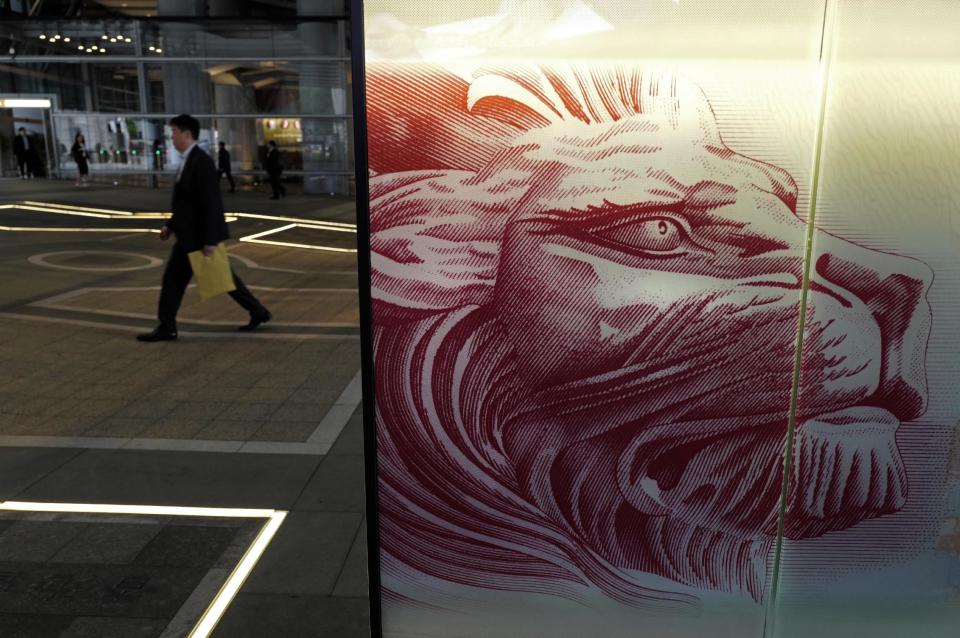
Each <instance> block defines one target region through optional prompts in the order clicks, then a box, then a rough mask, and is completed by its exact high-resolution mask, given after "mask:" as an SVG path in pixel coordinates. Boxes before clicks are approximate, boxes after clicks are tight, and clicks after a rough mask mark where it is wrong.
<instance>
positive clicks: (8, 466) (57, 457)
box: [0, 447, 80, 500]
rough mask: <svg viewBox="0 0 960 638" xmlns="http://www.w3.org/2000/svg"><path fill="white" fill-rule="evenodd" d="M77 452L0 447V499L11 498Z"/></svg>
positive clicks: (78, 452) (77, 452) (55, 449)
mask: <svg viewBox="0 0 960 638" xmlns="http://www.w3.org/2000/svg"><path fill="white" fill-rule="evenodd" d="M78 454H80V450H71V449H60V448H14V447H7V448H0V500H13V499H14V497H15V496H16V494H17V493H18V492H20V491H22V490H24V489H26V488H27V487H29V486H30V485H32V484H33V483H35V482H36V481H38V480H39V479H41V478H43V477H44V476H46V475H47V474H48V473H50V472H52V471H54V470H56V469H57V468H59V467H60V466H62V465H63V464H64V463H66V462H67V461H69V460H70V459H72V458H73V457H75V456H77V455H78Z"/></svg>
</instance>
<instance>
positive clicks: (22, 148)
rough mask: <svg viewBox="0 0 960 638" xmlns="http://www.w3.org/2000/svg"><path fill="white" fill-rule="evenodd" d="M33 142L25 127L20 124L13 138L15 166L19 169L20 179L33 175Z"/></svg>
mask: <svg viewBox="0 0 960 638" xmlns="http://www.w3.org/2000/svg"><path fill="white" fill-rule="evenodd" d="M33 152H34V149H33V143H32V142H31V141H30V137H29V136H28V135H27V129H25V128H23V127H22V126H21V127H20V129H19V130H18V131H17V137H16V139H14V140H13V154H14V155H16V157H17V166H18V167H19V169H20V179H27V178H28V177H33V161H32V159H33Z"/></svg>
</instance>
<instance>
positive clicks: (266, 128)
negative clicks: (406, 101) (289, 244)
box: [0, 0, 353, 194]
mask: <svg viewBox="0 0 960 638" xmlns="http://www.w3.org/2000/svg"><path fill="white" fill-rule="evenodd" d="M41 4H42V5H44V6H43V7H41V13H43V11H46V12H47V13H48V14H49V15H48V17H40V18H33V17H31V18H27V17H26V13H28V12H27V11H23V12H19V13H18V12H17V8H18V7H17V3H13V12H12V14H10V15H9V16H8V19H4V20H2V21H0V41H3V42H9V43H10V44H9V48H8V50H6V51H3V52H2V53H5V54H6V55H5V56H0V57H4V58H5V60H4V61H3V62H2V63H0V64H3V65H4V73H2V74H0V96H4V97H17V98H29V97H47V98H49V99H51V108H50V109H49V110H44V109H25V108H13V109H6V110H5V111H4V112H0V136H2V137H3V138H4V139H3V140H0V153H3V155H2V156H0V168H2V170H3V173H4V174H13V172H15V170H16V167H15V166H14V162H13V160H12V159H11V158H10V157H8V156H9V155H10V153H9V152H3V151H4V149H7V148H9V146H10V144H11V141H10V140H11V139H12V136H13V134H14V131H15V129H16V128H19V127H20V126H25V127H27V128H28V130H29V131H30V133H31V135H34V136H36V139H37V140H38V142H39V141H42V142H43V144H42V145H43V146H44V147H46V149H47V154H48V157H44V158H43V163H44V165H45V168H46V170H47V171H49V172H50V173H51V174H53V175H54V176H59V177H65V178H70V177H72V176H73V175H74V174H75V172H76V163H75V162H74V160H73V158H72V157H71V155H70V153H69V149H70V147H71V145H72V144H73V140H74V138H75V136H76V134H77V133H83V135H84V137H85V139H86V143H87V148H88V151H90V153H91V155H92V156H93V160H92V162H91V177H92V178H93V179H98V178H106V179H122V180H125V181H130V182H134V183H143V182H147V183H153V184H157V185H160V184H162V183H163V182H165V181H167V180H169V178H170V175H172V174H173V171H174V170H175V167H176V163H177V157H176V155H175V152H174V150H173V147H172V144H171V142H170V131H169V127H168V126H167V125H166V122H167V121H168V120H169V119H170V118H171V117H172V116H174V115H177V114H179V113H190V114H192V115H194V116H195V117H197V118H198V119H199V120H200V122H201V126H202V130H201V135H200V144H201V146H203V147H206V148H208V149H216V148H217V145H218V143H220V142H223V143H224V144H225V146H226V148H227V149H228V150H229V151H230V153H231V160H232V169H233V173H234V175H235V176H236V177H238V178H239V179H240V183H241V184H255V183H257V182H258V181H259V180H261V179H262V178H263V171H262V163H263V159H264V157H265V153H266V147H267V144H268V143H269V142H270V141H275V142H276V143H277V145H278V147H279V148H280V152H281V156H282V162H283V165H284V178H285V180H286V181H288V182H289V183H290V184H293V185H300V186H301V187H302V189H303V191H304V192H305V193H316V194H350V193H351V192H352V189H353V178H352V176H353V152H352V135H351V117H352V115H351V114H352V104H351V92H350V86H349V82H350V73H349V42H348V33H349V27H348V24H349V22H348V18H347V3H345V2H342V1H320V2H309V1H305V0H301V1H300V2H286V3H260V2H214V1H210V2H176V1H163V0H160V1H158V2H155V3H130V4H132V5H136V7H137V8H136V9H126V8H125V7H126V5H127V4H128V3H113V2H101V3H74V4H83V5H84V8H85V11H80V12H77V13H79V14H80V15H71V12H70V10H69V7H67V6H66V5H65V4H63V3H41ZM67 4H70V3H67ZM121 5H123V6H121ZM271 5H272V6H273V9H274V10H273V11H271V10H270V6H271ZM57 6H59V9H56V7H57ZM7 11H8V12H10V8H9V7H8V8H7ZM54 18H56V19H54ZM6 120H9V122H7V121H6ZM39 145H40V144H38V146H39Z"/></svg>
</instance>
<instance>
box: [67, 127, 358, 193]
mask: <svg viewBox="0 0 960 638" xmlns="http://www.w3.org/2000/svg"><path fill="white" fill-rule="evenodd" d="M54 122H55V128H56V136H57V140H58V151H59V152H58V158H59V168H60V170H61V171H62V172H63V173H64V174H65V175H68V176H69V175H72V174H73V172H74V171H76V170H77V169H76V162H75V161H74V158H73V156H72V155H71V153H70V152H69V149H70V148H71V147H72V145H73V142H74V140H75V139H76V135H77V133H81V134H82V135H83V136H84V138H85V142H86V149H87V153H88V155H89V156H90V161H89V168H90V174H91V176H92V177H93V178H94V179H97V178H99V177H103V178H107V179H112V177H115V176H119V175H141V176H144V177H146V176H151V175H152V176H154V177H155V178H159V180H160V181H159V182H156V179H155V180H154V181H155V182H156V183H158V184H159V183H163V182H164V181H165V180H167V179H168V178H169V177H170V176H171V175H173V174H175V173H176V170H177V166H178V165H179V156H178V155H177V153H176V151H175V150H174V148H173V143H172V141H171V138H170V127H169V125H168V124H167V120H166V119H156V118H150V117H149V116H147V117H143V118H139V117H114V116H110V115H107V114H89V113H60V114H57V115H56V116H55V117H54ZM200 126H201V128H200V139H199V144H200V147H201V148H203V149H204V150H206V151H207V152H209V153H211V155H214V156H215V157H216V153H217V151H218V149H219V143H220V142H223V143H224V147H225V149H226V150H227V152H228V153H230V160H231V162H230V163H231V170H232V173H233V176H234V177H236V178H237V179H238V180H239V183H240V184H241V186H244V185H245V186H249V187H255V186H257V185H258V184H260V183H261V182H262V181H263V180H264V179H265V175H264V173H263V164H264V160H265V158H266V152H267V144H268V143H269V142H270V141H271V140H272V141H275V142H277V146H278V148H279V150H280V155H281V160H282V163H283V166H284V175H285V178H286V179H287V180H288V181H289V182H290V183H291V184H292V185H294V186H298V185H301V186H302V188H303V189H304V190H305V191H306V192H310V193H320V194H332V193H337V194H348V193H349V192H351V189H352V179H351V178H352V171H353V168H352V164H351V162H350V157H349V154H348V146H349V138H348V136H347V120H346V119H340V120H310V119H304V118H282V117H277V118H256V117H249V118H237V117H230V118H209V117H208V118H200ZM305 130H306V131H307V133H306V139H307V142H305V141H304V139H305V135H304V131H305ZM298 187H299V186H298Z"/></svg>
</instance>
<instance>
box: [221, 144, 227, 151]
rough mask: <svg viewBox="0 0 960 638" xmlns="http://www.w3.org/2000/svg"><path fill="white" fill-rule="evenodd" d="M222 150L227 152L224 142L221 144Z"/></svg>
mask: <svg viewBox="0 0 960 638" xmlns="http://www.w3.org/2000/svg"><path fill="white" fill-rule="evenodd" d="M220 150H221V151H225V150H227V145H226V144H224V143H223V142H220Z"/></svg>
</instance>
